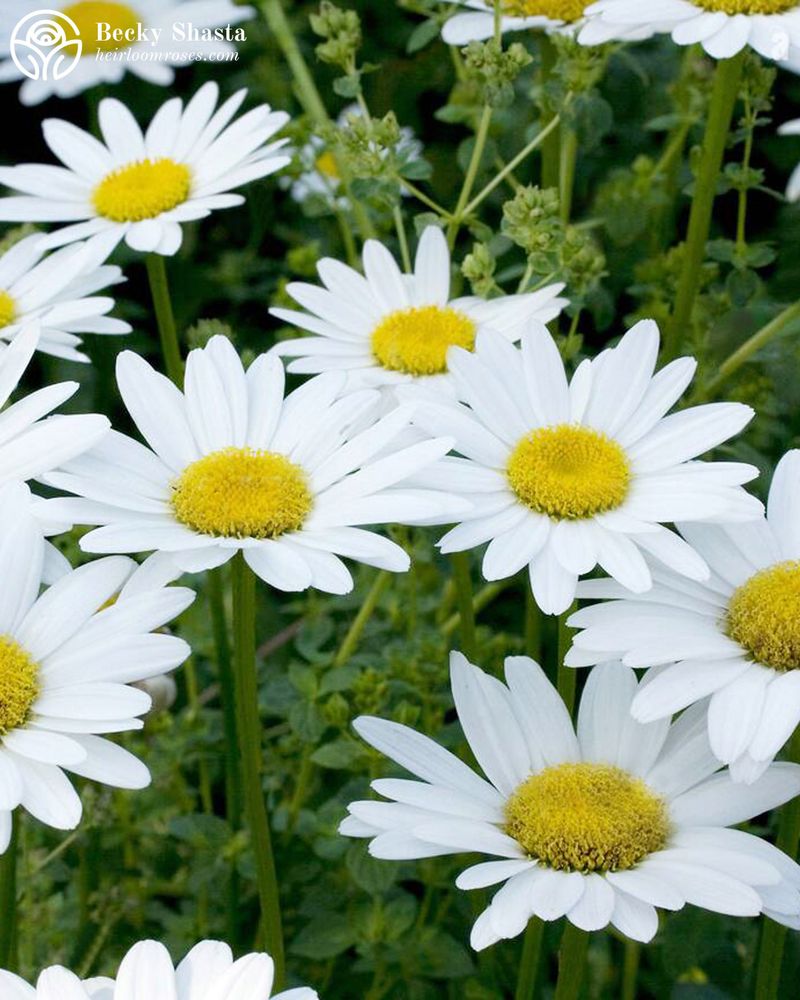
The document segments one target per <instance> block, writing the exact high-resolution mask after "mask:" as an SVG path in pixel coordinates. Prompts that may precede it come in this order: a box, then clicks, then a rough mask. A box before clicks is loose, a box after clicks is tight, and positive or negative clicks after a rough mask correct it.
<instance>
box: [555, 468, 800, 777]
mask: <svg viewBox="0 0 800 1000" xmlns="http://www.w3.org/2000/svg"><path fill="white" fill-rule="evenodd" d="M680 530H681V532H682V533H683V535H684V536H685V538H686V540H687V541H688V542H689V544H690V545H692V546H693V547H694V548H695V549H696V550H697V551H698V552H699V553H700V554H701V555H702V556H703V557H704V559H705V560H706V562H707V563H708V565H709V566H710V567H711V576H710V578H709V579H708V580H707V581H705V582H704V583H693V582H690V581H688V580H686V579H684V578H683V577H681V576H678V575H677V574H675V573H674V572H672V571H671V570H669V569H665V568H664V567H655V566H653V567H652V572H653V582H654V585H653V589H652V590H651V591H649V592H648V593H647V594H644V595H642V596H641V597H636V598H634V597H632V596H631V595H630V594H626V593H625V592H624V591H623V590H622V589H621V588H620V587H618V586H616V585H615V584H614V583H613V582H612V581H610V580H589V581H586V582H585V583H583V584H581V585H580V587H579V590H578V596H580V597H601V598H611V600H610V601H607V602H604V603H601V604H595V605H592V606H591V607H588V608H583V609H582V610H580V611H578V612H577V613H576V614H575V615H573V616H572V617H571V618H570V624H571V625H574V626H575V627H576V628H580V629H581V630H582V631H580V632H579V633H578V634H577V635H576V636H575V637H574V640H573V641H574V645H573V648H572V649H571V650H570V652H569V653H568V654H567V657H566V663H567V664H568V665H570V666H586V665H588V664H592V663H598V662H600V661H601V660H607V659H608V658H609V656H620V657H622V658H623V660H624V662H625V663H629V664H630V665H631V666H636V667H656V666H658V667H660V669H659V670H655V671H652V672H651V676H650V678H649V683H648V684H647V685H646V686H645V687H644V688H643V689H642V691H641V692H640V693H639V694H638V695H637V697H636V699H635V701H634V703H633V712H634V715H635V717H636V718H637V719H639V720H641V721H643V722H650V721H651V720H652V719H657V718H662V717H664V716H669V715H671V714H672V713H673V712H678V711H680V710H681V709H683V708H685V707H686V706H687V705H691V704H692V703H693V702H695V701H697V700H699V699H701V698H705V697H707V696H708V695H710V696H711V702H710V705H709V711H708V735H709V740H710V742H711V748H712V749H713V751H714V753H715V754H716V755H717V757H718V759H719V760H720V761H722V762H723V763H724V764H729V765H730V767H731V773H732V774H733V776H734V778H736V779H737V780H744V781H752V780H754V779H755V778H757V777H758V776H759V775H760V774H761V773H762V772H763V771H764V769H765V768H766V767H767V765H768V764H769V763H770V761H771V760H772V759H773V758H774V756H775V754H776V753H777V752H778V751H779V750H780V749H781V747H782V746H783V745H784V743H785V742H786V741H787V740H788V739H789V737H790V736H791V735H792V733H793V732H794V730H795V728H796V726H797V724H798V723H799V722H800V672H798V668H800V451H790V452H789V453H788V454H786V455H785V456H784V457H783V458H782V459H781V461H780V463H779V464H778V467H777V469H776V470H775V475H774V477H773V480H772V486H771V488H770V493H769V503H768V505H767V516H766V517H765V518H763V517H762V518H761V519H760V520H758V521H753V522H752V523H750V524H737V525H727V526H724V527H723V526H717V525H684V524H682V525H680Z"/></svg>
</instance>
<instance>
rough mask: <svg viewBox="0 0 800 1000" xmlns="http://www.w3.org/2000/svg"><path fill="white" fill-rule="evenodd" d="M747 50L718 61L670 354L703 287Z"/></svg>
mask: <svg viewBox="0 0 800 1000" xmlns="http://www.w3.org/2000/svg"><path fill="white" fill-rule="evenodd" d="M746 52H747V50H746V49H742V51H741V52H740V53H739V54H738V55H736V56H734V57H733V58H732V59H722V60H720V62H718V63H717V70H716V75H715V77H714V86H713V89H712V92H711V103H710V104H709V108H708V120H707V122H706V132H705V137H704V139H703V150H702V154H701V157H700V165H699V167H698V170H697V176H696V177H695V186H694V197H693V198H692V208H691V211H690V213H689V228H688V230H687V233H686V242H685V244H684V248H683V263H682V268H681V274H680V278H679V280H678V291H677V295H676V298H675V309H674V311H673V313H672V317H671V319H670V322H669V326H668V327H667V332H666V336H665V338H664V350H665V354H666V356H667V358H674V357H676V356H677V354H678V352H679V350H680V345H681V340H682V339H683V334H684V331H685V329H686V327H687V326H688V325H689V323H690V321H691V318H692V309H693V307H694V300H695V298H696V297H697V292H698V289H699V287H700V274H701V269H702V264H703V260H704V258H705V252H706V242H707V240H708V234H709V230H710V228H711V215H712V212H713V209H714V197H715V195H716V190H717V178H718V177H719V172H720V169H721V167H722V160H723V157H724V155H725V146H726V144H727V141H728V129H729V128H730V124H731V119H732V117H733V109H734V107H735V105H736V97H737V95H738V93H739V81H740V79H741V75H742V66H743V62H744V58H745V55H746Z"/></svg>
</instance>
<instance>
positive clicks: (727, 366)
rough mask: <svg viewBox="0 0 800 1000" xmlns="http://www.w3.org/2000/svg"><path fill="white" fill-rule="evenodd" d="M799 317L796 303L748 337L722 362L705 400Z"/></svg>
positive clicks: (798, 306)
mask: <svg viewBox="0 0 800 1000" xmlns="http://www.w3.org/2000/svg"><path fill="white" fill-rule="evenodd" d="M798 317H800V302H794V303H793V304H792V305H790V306H787V307H786V309H784V310H783V312H780V313H778V315H777V316H775V318H774V319H771V320H770V321H769V323H767V324H766V325H765V326H762V327H761V329H760V330H758V331H756V333H754V334H753V336H752V337H748V339H747V340H746V341H745V342H744V343H743V344H742V346H741V347H738V348H737V349H736V350H735V351H734V352H733V354H731V355H730V356H729V357H727V358H726V359H725V360H724V361H723V362H722V364H721V365H720V366H719V368H718V369H717V373H716V375H715V376H714V378H712V379H711V381H710V382H708V383H707V384H706V386H705V389H704V391H703V396H704V398H710V397H712V396H713V395H714V393H715V392H716V391H717V389H719V388H720V386H721V385H722V384H723V382H725V381H726V380H727V379H729V378H730V377H731V375H733V373H734V372H735V371H736V370H737V369H739V368H741V367H742V365H743V364H744V363H745V362H746V361H749V360H750V358H751V357H752V356H753V355H754V354H755V353H756V351H760V350H761V348H762V347H764V345H765V344H768V343H769V342H770V340H772V338H773V337H776V336H777V335H778V334H779V333H780V332H781V331H782V330H783V329H784V327H786V326H788V325H789V324H790V323H791V322H793V321H794V320H796V319H797V318H798Z"/></svg>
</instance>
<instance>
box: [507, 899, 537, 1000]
mask: <svg viewBox="0 0 800 1000" xmlns="http://www.w3.org/2000/svg"><path fill="white" fill-rule="evenodd" d="M543 934H544V922H543V921H542V920H540V919H539V918H538V917H531V919H530V920H529V921H528V926H527V927H526V929H525V937H524V938H523V941H522V956H521V958H520V963H519V975H518V977H517V989H516V991H515V993H514V1000H533V997H535V996H536V981H537V979H538V978H539V962H540V960H541V957H542V937H543Z"/></svg>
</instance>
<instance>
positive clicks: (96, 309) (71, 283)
mask: <svg viewBox="0 0 800 1000" xmlns="http://www.w3.org/2000/svg"><path fill="white" fill-rule="evenodd" d="M109 249H110V246H109V243H108V240H100V239H98V240H94V241H91V242H90V243H88V244H83V243H78V244H75V245H74V246H71V247H62V249H60V250H56V251H55V252H54V253H51V254H49V255H48V256H46V257H45V256H44V248H43V247H42V236H41V234H34V235H32V236H26V237H25V238H24V239H21V240H20V241H19V242H18V243H15V244H14V245H13V246H12V247H11V248H10V249H8V250H7V251H6V252H5V253H4V254H3V255H2V256H0V339H2V340H6V341H11V340H13V339H14V338H15V337H16V336H17V334H18V333H20V332H21V331H22V329H23V328H24V327H26V326H28V325H30V324H31V323H33V322H36V323H38V324H39V325H40V326H41V335H40V337H39V343H38V344H37V350H39V351H41V352H42V353H43V354H51V355H53V356H54V357H57V358H66V359H67V360H69V361H79V362H84V363H85V362H88V360H89V358H88V357H87V356H86V355H85V354H84V353H83V352H82V351H81V350H79V348H80V346H81V339H80V337H79V336H78V334H81V333H92V334H124V333H130V331H131V327H130V325H129V324H128V323H125V322H123V321H122V320H119V319H114V318H113V317H110V316H107V315H106V313H108V312H109V311H110V310H111V309H113V308H114V300H113V299H112V298H110V297H109V296H100V295H96V294H95V293H96V292H98V291H100V289H102V288H106V287H108V286H109V285H117V284H119V283H120V282H121V281H124V280H125V278H124V277H123V276H122V271H121V270H120V269H119V268H118V267H113V266H111V265H105V266H104V261H105V260H106V258H107V257H108V253H109Z"/></svg>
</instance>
